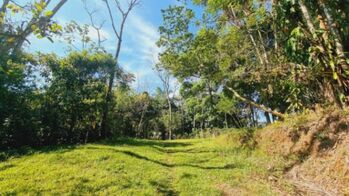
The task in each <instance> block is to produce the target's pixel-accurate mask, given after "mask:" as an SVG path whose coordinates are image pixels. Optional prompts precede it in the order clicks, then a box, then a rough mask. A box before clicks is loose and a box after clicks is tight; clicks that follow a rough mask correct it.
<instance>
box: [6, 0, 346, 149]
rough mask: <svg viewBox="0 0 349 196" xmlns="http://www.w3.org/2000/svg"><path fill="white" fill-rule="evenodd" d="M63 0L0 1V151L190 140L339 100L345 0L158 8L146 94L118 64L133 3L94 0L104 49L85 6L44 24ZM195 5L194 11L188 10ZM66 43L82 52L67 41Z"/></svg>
mask: <svg viewBox="0 0 349 196" xmlns="http://www.w3.org/2000/svg"><path fill="white" fill-rule="evenodd" d="M66 2H67V0H60V1H57V2H51V1H47V0H37V1H30V2H28V3H22V2H21V3H19V2H18V1H12V0H3V1H2V2H1V7H0V40H1V45H0V59H1V61H0V62H1V63H0V88H1V90H0V111H1V112H0V146H1V148H3V149H6V148H12V147H21V146H45V145H52V144H64V143H87V142H91V141H97V140H101V139H105V138H114V137H136V138H156V139H175V138H183V137H191V136H195V135H202V134H204V133H207V132H208V133H213V132H215V130H217V129H222V128H232V127H235V128H243V127H250V128H253V127H260V126H264V125H265V124H269V123H272V122H274V121H280V120H281V121H282V120H283V119H285V118H287V116H289V115H296V114H298V113H301V112H303V111H307V110H314V109H315V108H316V107H318V106H319V107H327V106H335V107H338V108H345V107H346V106H347V104H348V99H347V97H348V95H349V87H348V85H349V83H348V77H349V60H348V50H349V20H348V18H349V16H348V13H349V2H348V1H346V0H333V1H324V0H311V1H304V0H294V1H290V0H268V1H261V0H249V1H239V0H221V1H213V0H208V1H207V0H193V1H192V2H189V1H188V2H186V1H181V3H178V4H177V5H173V6H170V7H168V8H167V9H164V10H162V15H163V25H162V26H160V27H159V33H160V38H159V40H158V42H157V45H158V46H159V47H160V48H161V53H160V54H159V56H158V58H157V59H158V60H156V61H155V63H154V68H153V69H154V71H155V72H156V73H157V75H158V76H159V78H160V79H161V81H162V83H163V85H162V86H160V87H159V88H158V89H157V90H156V92H152V93H150V92H137V91H136V90H134V88H132V87H131V85H130V84H131V83H132V82H133V81H134V75H133V74H132V73H128V72H127V71H125V70H124V69H123V68H122V65H121V64H120V63H119V61H118V59H119V56H120V51H121V50H122V46H123V45H122V41H123V33H124V32H123V31H124V26H125V25H127V19H128V15H129V14H130V13H131V12H132V10H133V9H134V8H135V7H137V6H138V5H139V4H140V1H139V0H130V1H128V2H127V4H125V5H124V3H122V5H121V3H120V2H119V1H115V2H112V1H108V0H104V1H103V3H104V4H105V6H106V10H107V11H108V12H109V14H110V18H106V20H108V21H109V22H110V23H111V24H112V27H113V32H114V36H115V38H116V42H115V46H116V47H117V50H116V53H114V54H110V53H108V50H106V49H105V46H104V45H103V43H104V42H103V41H104V40H102V39H100V40H98V41H97V42H95V41H93V40H91V39H90V38H89V37H88V30H89V28H88V26H91V27H92V28H94V29H95V30H96V31H97V32H100V30H101V29H102V28H103V26H102V25H100V24H96V22H95V21H94V12H93V11H92V10H91V8H89V7H88V6H85V7H82V8H81V11H86V12H87V13H88V14H89V16H90V21H91V23H90V24H86V25H82V24H78V23H76V22H74V21H72V22H69V23H67V24H59V23H58V22H57V21H55V20H54V16H55V14H56V13H57V12H59V11H60V9H61V8H62V7H63V6H64V5H65V3H66ZM85 5H86V1H85ZM189 5H190V6H189ZM193 6H197V7H200V8H202V9H203V11H202V12H200V13H195V11H194V10H193V9H192V7H193ZM116 15H118V17H116ZM73 35H78V38H76V37H74V36H73ZM30 36H35V37H37V38H39V39H48V40H50V41H52V42H55V41H56V40H57V39H58V38H59V37H60V38H64V39H65V40H66V41H67V43H68V44H70V46H71V47H70V50H68V51H69V54H68V55H66V56H58V55H55V54H44V53H29V52H27V50H26V48H27V47H29V46H30V44H31V42H30V39H29V37H30ZM76 39H78V40H79V41H80V42H81V43H82V45H83V46H82V47H81V48H76V47H74V41H76ZM174 78H175V79H176V80H177V81H178V83H179V84H180V85H179V87H178V88H177V89H175V88H174V87H173V85H172V84H171V83H172V82H173V79H174Z"/></svg>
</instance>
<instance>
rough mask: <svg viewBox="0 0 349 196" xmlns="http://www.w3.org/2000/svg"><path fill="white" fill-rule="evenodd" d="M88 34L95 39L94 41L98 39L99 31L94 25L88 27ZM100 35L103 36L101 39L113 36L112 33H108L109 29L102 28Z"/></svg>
mask: <svg viewBox="0 0 349 196" xmlns="http://www.w3.org/2000/svg"><path fill="white" fill-rule="evenodd" d="M88 31H89V32H88V36H89V37H90V38H91V39H92V40H93V41H95V42H96V41H98V32H97V30H96V29H94V28H93V27H92V26H89V27H88ZM99 33H100V36H101V40H104V39H107V40H109V39H110V38H111V36H110V33H108V31H106V30H104V29H101V30H100V31H99Z"/></svg>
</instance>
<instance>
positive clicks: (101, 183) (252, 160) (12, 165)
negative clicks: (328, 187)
mask: <svg viewBox="0 0 349 196" xmlns="http://www.w3.org/2000/svg"><path fill="white" fill-rule="evenodd" d="M262 157H264V156H261V155H258V154H256V152H254V151H251V150H249V149H246V148H241V147H238V146H236V145H234V144H231V143H230V142H227V141H226V139H225V138H218V139H217V138H216V139H196V140H175V141H152V140H134V139H123V140H116V141H113V142H104V143H98V144H87V145H79V146H70V147H56V148H45V149H42V150H40V151H35V152H34V153H31V154H27V155H22V156H18V157H16V158H10V159H8V160H6V161H3V162H0V195H13V194H30V195H34V194H44V195H45V194H58V195H60V194H73V195H86V194H93V195H95V194H98V195H109V194H113V195H222V194H223V195H230V194H232V195H234V193H235V194H238V195H244V194H246V195H277V194H278V193H277V192H276V191H275V190H274V189H273V188H272V187H271V186H270V183H268V182H267V181H266V180H264V179H267V178H266V171H265V170H266V169H265V167H262V166H261V165H264V164H265V163H266V162H268V160H267V158H266V157H264V158H262Z"/></svg>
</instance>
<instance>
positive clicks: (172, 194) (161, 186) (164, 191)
mask: <svg viewBox="0 0 349 196" xmlns="http://www.w3.org/2000/svg"><path fill="white" fill-rule="evenodd" d="M149 183H150V184H151V185H152V186H153V187H155V188H156V191H157V192H158V193H160V194H161V195H166V196H176V195H179V194H178V192H177V191H175V190H174V189H173V188H172V187H171V186H169V185H168V184H165V183H163V182H158V181H154V180H151V181H149Z"/></svg>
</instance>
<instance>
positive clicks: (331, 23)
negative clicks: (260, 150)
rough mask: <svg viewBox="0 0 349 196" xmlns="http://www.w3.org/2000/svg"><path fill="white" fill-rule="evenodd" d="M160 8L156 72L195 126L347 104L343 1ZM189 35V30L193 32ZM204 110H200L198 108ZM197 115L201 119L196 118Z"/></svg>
mask: <svg viewBox="0 0 349 196" xmlns="http://www.w3.org/2000/svg"><path fill="white" fill-rule="evenodd" d="M192 3H194V4H196V5H199V6H201V7H202V8H203V9H204V13H203V14H202V16H201V13H195V11H194V10H193V9H191V8H190V7H191V6H188V5H186V4H184V5H182V6H171V7H169V8H168V9H166V10H163V11H162V12H163V16H164V23H163V25H162V26H161V27H160V29H159V30H160V34H161V37H160V40H159V41H158V45H159V46H161V47H162V48H163V49H164V51H163V52H162V53H161V55H160V66H161V67H163V68H164V69H166V70H168V71H169V72H170V73H171V74H173V75H174V76H175V77H176V78H178V80H179V81H180V82H181V84H182V88H181V95H182V97H183V99H184V102H185V105H187V106H189V108H190V109H189V112H190V113H191V116H193V118H197V121H198V122H200V123H202V119H200V118H199V117H203V119H204V122H205V123H208V124H209V125H211V126H216V125H217V123H218V124H219V119H217V118H219V116H218V115H217V114H219V113H224V114H228V115H229V117H228V119H230V120H232V121H236V124H240V125H241V126H246V125H247V126H254V125H255V124H256V123H257V122H258V121H257V119H258V118H261V117H262V116H263V115H262V114H261V113H260V112H264V115H265V121H266V122H271V121H272V120H273V119H274V120H275V119H281V120H282V119H283V118H285V117H286V116H287V114H291V113H297V112H302V111H304V110H307V109H313V108H314V107H315V106H316V105H320V106H329V105H335V106H337V107H340V108H343V107H346V106H347V105H348V95H349V91H348V90H349V88H348V77H349V67H348V65H349V59H348V56H349V54H348V50H349V39H348V37H349V36H348V35H349V26H348V23H349V16H348V14H349V2H348V1H347V0H333V1H322V0H310V1H305V0H294V1H289V0H268V1H262V0H246V1H245V0H244V1H239V0H221V1H210V0H209V1H207V0H193V1H192ZM193 29H197V31H195V32H194V30H193ZM200 105H204V107H201V108H200V107H199V108H198V106H200ZM198 114H201V115H198Z"/></svg>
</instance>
